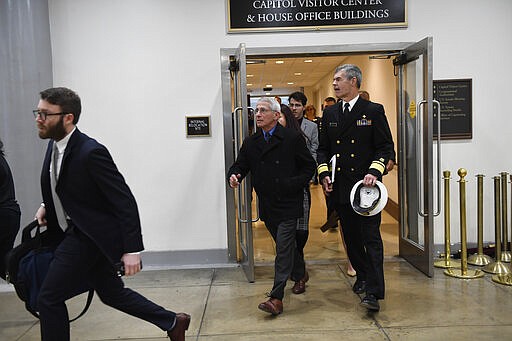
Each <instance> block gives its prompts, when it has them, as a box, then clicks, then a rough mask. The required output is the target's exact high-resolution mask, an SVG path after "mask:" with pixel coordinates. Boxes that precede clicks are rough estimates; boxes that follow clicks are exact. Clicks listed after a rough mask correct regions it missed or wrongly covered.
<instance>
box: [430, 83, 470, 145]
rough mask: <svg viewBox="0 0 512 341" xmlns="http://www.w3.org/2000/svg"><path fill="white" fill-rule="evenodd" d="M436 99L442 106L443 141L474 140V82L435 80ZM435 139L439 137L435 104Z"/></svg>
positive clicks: (435, 106)
mask: <svg viewBox="0 0 512 341" xmlns="http://www.w3.org/2000/svg"><path fill="white" fill-rule="evenodd" d="M433 84H434V99H435V100H436V101H438V102H439V103H440V104H441V139H442V140H454V139H471V138H473V112H472V111H473V109H472V102H473V98H472V80H471V79H447V80H434V82H433ZM433 129H434V137H437V105H436V104H435V103H434V126H433Z"/></svg>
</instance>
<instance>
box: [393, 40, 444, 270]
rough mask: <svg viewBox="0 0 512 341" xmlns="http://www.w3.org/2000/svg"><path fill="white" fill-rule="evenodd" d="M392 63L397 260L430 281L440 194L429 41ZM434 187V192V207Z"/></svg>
mask: <svg viewBox="0 0 512 341" xmlns="http://www.w3.org/2000/svg"><path fill="white" fill-rule="evenodd" d="M393 64H394V65H395V69H396V71H397V73H398V96H397V100H398V108H399V118H398V120H399V127H400V128H399V137H398V141H399V146H398V159H399V161H398V162H399V164H400V166H401V167H400V168H399V169H400V174H399V193H400V198H399V205H400V218H401V219H400V235H399V248H400V256H401V257H403V258H405V259H406V260H407V261H408V262H409V263H411V264H412V265H414V266H415V267H417V268H418V269H419V270H420V271H422V272H423V273H425V274H426V275H428V276H430V277H431V276H432V275H433V260H432V259H433V255H432V252H433V222H434V217H435V216H437V215H439V193H440V192H439V188H438V186H439V184H440V181H439V179H440V176H439V175H440V174H439V173H440V171H439V169H438V168H439V167H440V165H439V160H440V151H439V146H440V141H439V140H437V141H436V142H437V143H436V146H437V165H436V166H437V167H436V172H435V171H434V144H433V124H434V119H433V118H434V115H433V96H432V89H433V87H432V38H431V37H428V38H425V39H423V40H421V41H419V42H417V43H414V44H411V45H409V46H407V47H406V48H405V49H403V50H401V51H400V54H399V55H398V56H397V57H395V59H394V61H393ZM438 118H439V115H438ZM436 124H439V121H437V122H436ZM435 183H436V185H437V187H436V188H435V186H434V184H435ZM434 189H436V190H437V194H438V198H437V199H438V200H437V202H436V203H435V204H434V197H435V195H434ZM434 206H435V207H434Z"/></svg>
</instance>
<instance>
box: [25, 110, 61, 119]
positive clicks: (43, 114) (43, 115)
mask: <svg viewBox="0 0 512 341" xmlns="http://www.w3.org/2000/svg"><path fill="white" fill-rule="evenodd" d="M32 113H33V114H34V117H35V118H36V119H37V117H38V116H39V117H41V120H43V121H46V117H48V116H57V115H59V116H62V115H67V114H69V113H68V112H58V113H55V114H52V113H49V112H46V111H40V110H37V109H36V110H32Z"/></svg>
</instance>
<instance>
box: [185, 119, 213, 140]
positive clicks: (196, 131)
mask: <svg viewBox="0 0 512 341" xmlns="http://www.w3.org/2000/svg"><path fill="white" fill-rule="evenodd" d="M186 125H187V126H186V130H187V137H191V136H193V137H194V136H210V135H211V132H210V116H187V117H186Z"/></svg>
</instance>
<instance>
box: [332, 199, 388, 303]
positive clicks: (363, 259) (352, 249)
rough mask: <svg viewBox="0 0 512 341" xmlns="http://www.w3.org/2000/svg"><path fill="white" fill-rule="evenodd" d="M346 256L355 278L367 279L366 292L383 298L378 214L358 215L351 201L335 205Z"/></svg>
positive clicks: (381, 254) (381, 249) (382, 268)
mask: <svg viewBox="0 0 512 341" xmlns="http://www.w3.org/2000/svg"><path fill="white" fill-rule="evenodd" d="M336 211H337V212H338V215H339V217H340V222H341V227H342V229H343V236H344V238H345V244H346V245H347V253H348V258H349V259H350V263H352V266H353V267H354V269H355V270H356V272H357V279H358V280H363V281H366V293H367V294H373V295H375V296H376V297H377V298H378V299H383V298H384V291H385V287H384V247H383V245H382V238H381V235H380V221H381V214H380V213H379V214H376V215H374V216H371V217H369V216H361V215H359V214H357V213H356V212H354V210H353V209H352V207H351V205H350V204H336Z"/></svg>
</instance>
